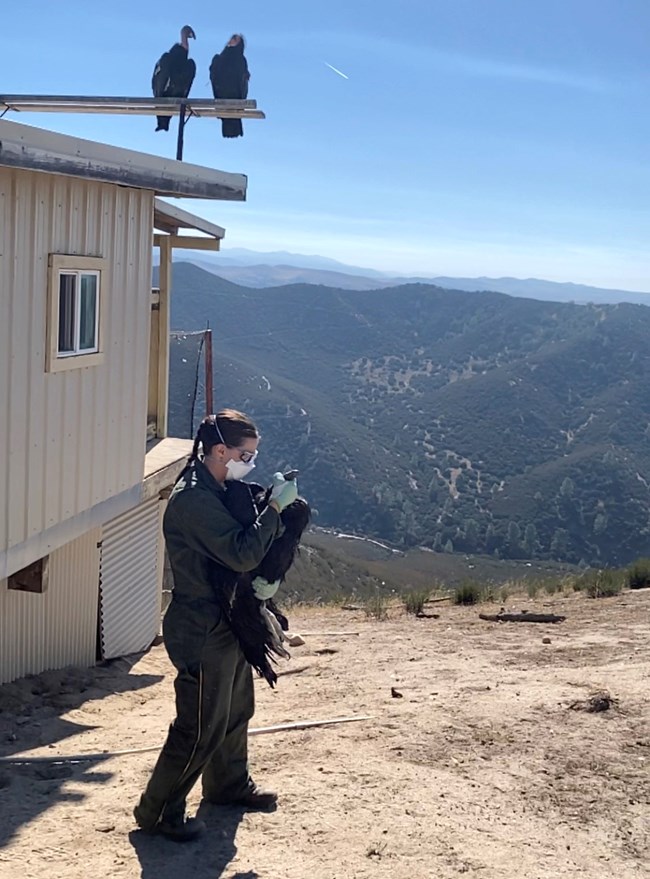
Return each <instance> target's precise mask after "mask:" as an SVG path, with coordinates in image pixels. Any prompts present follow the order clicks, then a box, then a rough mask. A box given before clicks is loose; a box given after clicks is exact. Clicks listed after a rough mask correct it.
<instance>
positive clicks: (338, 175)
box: [0, 0, 650, 291]
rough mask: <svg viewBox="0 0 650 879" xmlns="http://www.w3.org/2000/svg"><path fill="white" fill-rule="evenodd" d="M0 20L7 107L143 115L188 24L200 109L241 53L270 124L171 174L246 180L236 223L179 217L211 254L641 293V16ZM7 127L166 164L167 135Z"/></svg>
mask: <svg viewBox="0 0 650 879" xmlns="http://www.w3.org/2000/svg"><path fill="white" fill-rule="evenodd" d="M5 5H7V8H6V9H3V27H2V35H1V36H0V44H1V45H2V52H1V53H0V81H1V82H2V90H3V91H4V92H5V93H24V94H76V95H78V94H84V95H125V96H143V95H149V94H150V82H151V73H152V69H153V66H154V63H155V61H156V60H157V58H158V57H159V56H160V54H161V53H162V52H163V51H165V50H166V49H168V48H169V47H170V46H171V45H172V44H173V43H174V42H175V41H176V40H177V39H178V31H179V30H180V27H181V26H182V25H183V24H190V25H191V26H192V27H193V28H194V30H195V31H196V34H197V40H196V42H192V43H191V50H190V51H191V54H192V56H193V57H194V58H195V60H196V62H197V67H198V73H197V77H196V80H195V82H194V87H193V90H192V95H194V96H195V97H209V96H211V91H210V86H209V80H208V67H209V64H210V60H211V58H212V56H213V54H214V53H216V52H218V51H220V50H221V49H222V47H223V45H224V44H225V42H226V41H227V39H228V37H229V36H230V35H231V34H232V33H233V32H242V33H243V34H244V35H245V37H246V39H247V50H246V55H247V58H248V62H249V67H250V70H251V74H252V76H251V82H250V94H249V96H250V97H252V98H255V99H256V100H257V102H258V107H259V108H260V109H262V110H264V112H265V113H266V115H267V119H266V120H264V121H254V120H251V121H249V122H248V123H246V124H245V136H244V138H237V139H235V140H224V139H223V138H222V137H221V133H220V124H219V122H218V121H216V120H211V119H198V120H197V119H193V120H191V121H190V122H189V124H188V127H187V128H186V140H185V159H186V160H187V161H189V162H194V163H196V164H200V165H206V166H209V167H214V168H218V169H220V170H222V171H234V172H238V173H245V174H247V175H248V178H249V186H248V197H247V201H246V203H244V204H239V203H237V204H235V203H227V202H214V203H209V202H187V201H186V202H183V203H182V206H184V207H186V208H187V209H189V210H192V211H194V212H196V213H200V214H201V215H203V216H205V217H207V218H209V219H211V220H213V221H214V222H216V223H218V224H219V225H222V226H225V227H226V230H227V234H226V239H225V241H224V243H223V253H224V255H226V254H227V250H228V247H229V246H230V247H247V248H251V249H254V250H262V251H271V250H288V251H291V252H293V253H305V254H321V255H323V256H328V257H331V258H334V259H338V260H341V261H343V262H347V263H351V264H354V265H360V266H368V267H370V268H374V269H379V270H382V271H387V272H392V273H401V274H414V275H423V274H426V275H449V276H454V275H456V276H463V277H468V276H469V277H471V276H479V275H480V276H488V277H502V276H514V277H520V278H522V277H537V278H545V279H548V280H555V281H573V282H575V283H584V284H592V285H595V286H600V287H612V288H619V289H627V290H642V291H643V290H650V247H649V246H648V242H649V241H650V150H649V145H650V113H648V92H649V90H650V52H649V51H648V48H649V40H650V37H649V35H650V3H648V0H546V2H544V3H533V2H532V0H402V2H399V3H398V2H388V0H373V2H369V0H327V2H323V0H309V2H305V0H301V2H298V0H277V2H275V3H268V2H262V0H238V2H228V0H222V2H219V3H213V4H208V3H198V2H192V0H188V2H186V3H185V4H184V6H183V12H182V16H183V18H182V19H181V18H180V17H179V12H178V4H177V3H172V2H170V0H156V2H155V3H154V2H152V0H138V2H137V3H135V2H133V0H131V2H128V3H127V2H126V0H112V2H111V3H110V4H97V3H88V2H87V0H86V2H84V3H81V2H78V0H68V2H66V3H65V4H53V3H46V2H45V0H39V2H34V0H22V2H21V3H16V4H10V5H8V4H5ZM328 65H332V66H333V67H336V68H337V69H338V70H340V71H342V72H343V73H345V75H346V76H347V77H348V78H347V79H345V78H343V77H342V76H340V75H338V74H337V73H336V72H335V71H333V70H332V69H331V67H330V66H328ZM5 118H11V119H14V120H15V121H20V122H23V123H26V124H30V125H36V126H40V127H43V128H50V129H53V130H56V131H61V132H64V133H68V134H74V135H76V136H79V137H85V138H89V139H92V140H99V141H104V142H106V143H111V144H116V145H119V146H125V147H128V148H130V149H136V150H142V151H145V152H150V153H154V154H156V155H164V156H167V157H173V156H174V155H175V146H176V134H175V127H176V123H175V122H174V123H172V131H171V132H170V133H169V134H164V133H155V132H154V128H155V122H154V120H153V118H152V117H147V116H130V117H126V116H125V117H118V116H99V115H68V114H66V115H59V114H32V113H30V114H20V118H19V119H18V117H17V116H16V114H10V115H8V116H6V117H5Z"/></svg>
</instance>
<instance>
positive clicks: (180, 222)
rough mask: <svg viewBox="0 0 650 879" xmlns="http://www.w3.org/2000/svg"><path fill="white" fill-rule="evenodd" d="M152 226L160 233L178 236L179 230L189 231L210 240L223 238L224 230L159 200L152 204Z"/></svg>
mask: <svg viewBox="0 0 650 879" xmlns="http://www.w3.org/2000/svg"><path fill="white" fill-rule="evenodd" d="M153 225H154V229H158V230H159V231H160V232H168V233H169V234H170V235H178V233H179V231H180V230H181V229H191V230H192V231H193V232H203V233H204V234H205V235H210V236H211V237H212V238H223V237H224V236H225V234H226V230H225V229H223V228H222V227H221V226H217V225H216V223H211V222H210V221H209V220H204V219H203V217H198V216H197V215H196V214H191V213H190V212H189V211H184V210H183V209H182V208H178V207H176V205H173V204H167V202H166V201H162V199H160V198H156V199H155V200H154V203H153Z"/></svg>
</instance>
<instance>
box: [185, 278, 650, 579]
mask: <svg viewBox="0 0 650 879" xmlns="http://www.w3.org/2000/svg"><path fill="white" fill-rule="evenodd" d="M174 285H175V292H174V295H173V297H172V320H173V326H174V327H176V328H182V329H185V330H196V329H200V328H202V327H204V326H205V321H206V319H209V320H210V324H211V326H212V327H213V338H214V345H215V353H214V355H213V357H214V363H215V388H216V392H217V403H216V405H217V406H219V407H220V406H221V405H234V406H237V407H238V408H242V409H244V410H245V411H250V413H251V414H252V415H253V417H254V418H255V419H256V420H257V421H258V423H259V424H260V425H261V428H262V432H263V434H264V455H263V456H261V459H262V458H263V460H260V474H261V475H263V476H264V475H267V476H268V475H270V473H272V472H273V470H274V469H278V468H282V467H284V466H296V467H298V468H299V469H300V470H301V486H302V487H303V490H305V492H306V493H308V495H309V497H310V500H312V501H313V503H314V506H315V508H316V510H317V515H316V521H317V522H318V523H319V524H323V525H332V526H335V527H339V528H343V529H346V530H350V531H356V532H357V533H364V534H368V535H372V536H376V537H379V538H382V539H387V540H390V541H393V542H397V544H398V545H404V546H412V545H424V546H429V547H430V548H433V549H438V550H442V549H447V550H448V551H462V552H483V553H485V552H487V553H490V554H496V555H499V556H500V557H505V558H533V559H535V558H540V559H543V558H549V559H551V558H552V559H557V560H562V561H566V562H571V563H578V562H584V563H589V564H604V563H612V564H614V563H617V564H618V563H625V562H627V561H629V560H630V559H632V558H634V557H637V556H638V555H641V554H643V553H644V552H647V545H648V540H649V539H650V538H649V535H650V489H649V488H648V484H649V483H650V453H649V451H648V442H647V440H648V436H650V394H649V391H648V388H649V387H650V354H648V353H647V352H646V347H647V346H646V343H645V339H646V338H647V334H648V332H650V309H648V308H645V307H642V306H638V305H628V304H622V305H604V306H600V305H575V304H562V303H546V302H541V301H538V300H527V299H518V298H513V297H510V296H508V295H506V294H501V293H492V292H488V293H471V292H463V291H451V290H444V289H441V288H439V287H434V286H426V285H422V284H406V285H402V286H400V287H398V288H387V289H386V290H384V291H382V294H381V295H377V294H376V293H374V292H372V291H345V290H341V289H331V288H327V287H314V286H311V287H310V286H307V285H300V284H296V285H289V286H285V287H278V288H274V290H273V291H272V292H269V291H264V290H255V289H251V288H243V287H237V286H236V285H234V284H232V283H230V282H227V281H224V280H222V279H220V278H219V277H218V276H215V275H212V274H210V273H208V272H205V271H203V270H201V269H200V268H198V267H196V266H194V265H192V264H190V263H186V264H182V263H177V264H175V265H174ZM233 317H234V318H235V319H234V320H233ZM179 350H180V349H179ZM177 353H178V352H177ZM174 356H175V366H174V369H173V370H172V372H173V375H172V380H171V381H170V388H171V391H170V408H171V404H172V398H174V399H181V398H182V396H183V394H184V393H186V391H183V388H184V387H187V386H189V380H190V377H188V378H186V379H183V380H181V378H180V376H181V371H179V369H180V368H179V365H178V356H177V354H175V355H174ZM185 359H186V360H187V361H188V366H187V368H188V370H190V367H191V362H190V360H191V358H188V357H186V358H185ZM181 408H182V407H181ZM172 421H173V419H172V416H171V412H170V424H171V422H172ZM266 470H268V471H269V472H268V474H267V473H266Z"/></svg>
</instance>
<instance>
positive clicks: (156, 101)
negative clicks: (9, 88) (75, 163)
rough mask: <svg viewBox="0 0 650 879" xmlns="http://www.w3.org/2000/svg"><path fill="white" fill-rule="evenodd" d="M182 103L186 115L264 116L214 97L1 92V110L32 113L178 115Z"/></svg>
mask: <svg viewBox="0 0 650 879" xmlns="http://www.w3.org/2000/svg"><path fill="white" fill-rule="evenodd" d="M183 104H185V106H186V111H187V115H188V116H205V117H211V118H219V119H265V118H266V117H265V115H264V113H263V112H262V111H261V110H258V109H257V101H254V100H235V99H219V100H217V99H215V98H127V97H120V96H116V97H102V96H98V97H94V96H88V97H84V96H83V95H0V111H3V110H4V111H6V110H14V111H16V112H28V111H29V112H34V113H113V114H127V115H128V114H133V115H139V116H177V115H179V113H180V109H181V106H182V105H183Z"/></svg>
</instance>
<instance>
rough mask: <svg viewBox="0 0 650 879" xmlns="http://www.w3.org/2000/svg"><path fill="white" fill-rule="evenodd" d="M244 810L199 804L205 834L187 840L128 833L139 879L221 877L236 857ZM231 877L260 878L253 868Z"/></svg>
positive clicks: (234, 878) (216, 878) (136, 831)
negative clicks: (238, 829) (237, 840)
mask: <svg viewBox="0 0 650 879" xmlns="http://www.w3.org/2000/svg"><path fill="white" fill-rule="evenodd" d="M244 814H245V812H244V810H243V809H236V808H232V807H228V806H223V807H220V806H209V805H203V804H202V805H201V807H200V808H199V811H198V812H197V816H198V817H199V818H200V819H201V820H202V821H204V822H205V824H206V826H207V833H206V834H205V835H204V836H202V837H201V838H200V839H197V840H194V841H193V842H188V843H178V842H172V841H170V840H168V839H165V838H164V837H160V836H152V835H151V834H148V833H143V832H142V831H141V830H134V831H133V832H132V833H130V834H129V839H130V842H131V845H132V846H133V848H134V849H135V852H136V854H137V856H138V860H139V861H140V868H141V874H140V877H141V879H177V877H178V876H189V875H193V876H194V877H195V879H220V877H221V876H223V875H224V873H225V871H226V869H227V868H228V867H229V866H230V864H231V863H232V861H233V859H234V858H235V857H236V856H237V846H236V844H235V837H236V835H237V828H238V827H239V824H240V823H241V820H242V818H243V816H244ZM231 876H232V879H260V877H259V873H257V872H255V870H247V871H244V872H239V873H234V874H231Z"/></svg>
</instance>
